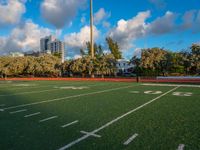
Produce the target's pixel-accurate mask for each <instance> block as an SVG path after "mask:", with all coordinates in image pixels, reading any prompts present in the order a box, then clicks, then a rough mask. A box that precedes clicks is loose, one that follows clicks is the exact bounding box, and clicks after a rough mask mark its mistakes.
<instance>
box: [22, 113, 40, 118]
mask: <svg viewBox="0 0 200 150" xmlns="http://www.w3.org/2000/svg"><path fill="white" fill-rule="evenodd" d="M39 114H41V113H40V112H36V113H33V114H29V115H25V116H24V117H25V118H28V117H33V116H36V115H39Z"/></svg>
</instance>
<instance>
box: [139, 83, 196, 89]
mask: <svg viewBox="0 0 200 150" xmlns="http://www.w3.org/2000/svg"><path fill="white" fill-rule="evenodd" d="M141 85H146V86H163V87H165V86H169V87H176V86H179V87H196V88H200V85H189V84H154V83H144V84H141Z"/></svg>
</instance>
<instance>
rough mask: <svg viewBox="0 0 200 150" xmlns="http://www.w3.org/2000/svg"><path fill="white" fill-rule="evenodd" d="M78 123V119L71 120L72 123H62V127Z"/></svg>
mask: <svg viewBox="0 0 200 150" xmlns="http://www.w3.org/2000/svg"><path fill="white" fill-rule="evenodd" d="M76 123H78V120H76V121H73V122H70V123H68V124H65V125H62V126H61V127H62V128H66V127H69V126H71V125H73V124H76Z"/></svg>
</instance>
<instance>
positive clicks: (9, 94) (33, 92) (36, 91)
mask: <svg viewBox="0 0 200 150" xmlns="http://www.w3.org/2000/svg"><path fill="white" fill-rule="evenodd" d="M56 90H59V89H51V90H43V91H38V90H37V91H31V92H22V93H16V94H7V95H0V97H3V96H13V95H23V94H33V93H43V92H49V91H56Z"/></svg>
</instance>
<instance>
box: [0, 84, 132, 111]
mask: <svg viewBox="0 0 200 150" xmlns="http://www.w3.org/2000/svg"><path fill="white" fill-rule="evenodd" d="M130 87H134V86H125V87H120V88H113V89H107V90H102V91H97V92H91V93H84V94H79V95H72V96H67V97H61V98H56V99H51V100H45V101H40V102H34V103H28V104H22V105H17V106H11V107H6V108H3V110H9V109H14V108H20V107H26V106H33V105H38V104H43V103H50V102H55V101H61V100H67V99H71V98H77V97H82V96H89V95H94V94H101V93H107V92H111V91H117V90H121V89H126V88H130Z"/></svg>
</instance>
